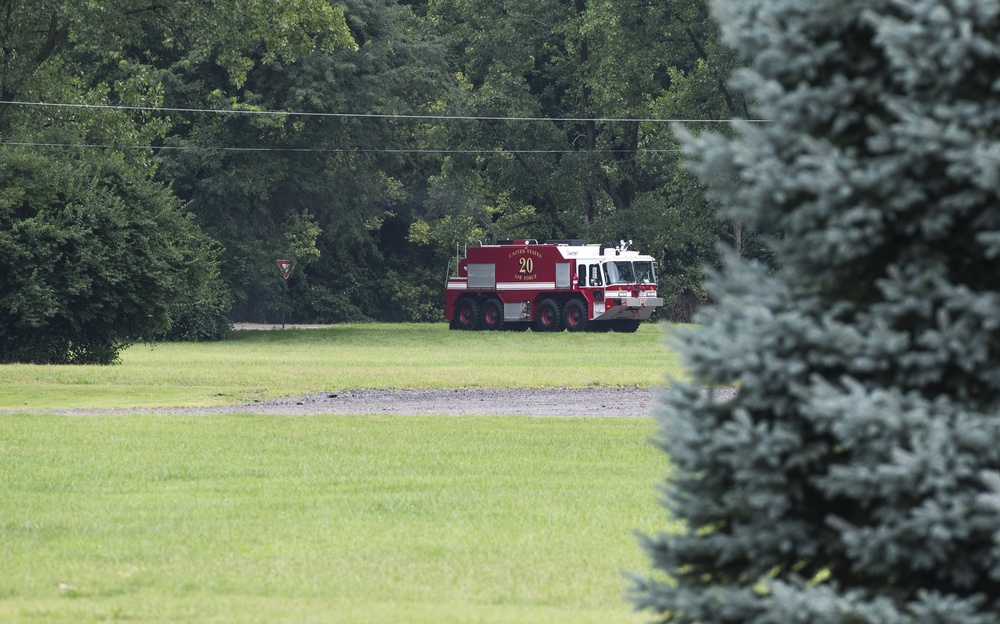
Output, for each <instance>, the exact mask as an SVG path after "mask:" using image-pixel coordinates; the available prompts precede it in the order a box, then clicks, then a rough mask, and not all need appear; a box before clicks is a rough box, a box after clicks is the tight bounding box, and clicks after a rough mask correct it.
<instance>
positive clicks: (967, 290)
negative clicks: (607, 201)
mask: <svg viewBox="0 0 1000 624" xmlns="http://www.w3.org/2000/svg"><path fill="white" fill-rule="evenodd" d="M714 10H715V14H716V17H717V18H718V19H719V20H720V22H721V23H722V26H723V28H724V31H725V33H726V36H727V38H728V41H729V43H730V44H731V45H733V46H735V47H736V48H737V50H739V51H740V52H741V53H742V54H744V55H745V56H746V57H747V58H748V59H749V60H750V61H751V63H752V65H751V68H750V69H748V70H746V71H745V72H743V73H742V74H741V75H740V76H739V78H738V80H737V84H738V86H739V87H740V88H741V89H743V90H744V92H745V93H746V94H747V95H748V97H749V99H750V100H752V101H756V102H757V106H756V113H757V115H758V116H759V117H760V118H761V119H764V120H767V123H760V124H743V125H739V126H738V128H737V132H736V134H737V135H738V136H737V138H735V139H727V138H724V137H721V136H718V135H701V136H698V137H693V136H690V135H686V138H685V144H686V149H687V151H688V153H689V157H690V161H691V163H692V164H691V167H692V168H693V169H694V170H695V171H696V172H697V173H698V175H699V176H700V177H701V179H702V180H703V181H704V182H705V183H706V184H709V185H711V186H712V188H713V191H712V192H713V193H714V195H715V198H716V199H717V200H718V201H719V203H720V204H722V205H725V206H728V207H729V208H728V210H729V211H730V213H731V214H730V216H731V217H732V218H734V219H737V220H741V221H744V222H748V223H751V224H755V225H756V226H758V227H760V228H761V229H762V230H763V231H772V232H782V233H783V239H782V241H781V242H780V243H779V244H778V249H777V252H778V257H779V260H780V262H781V265H782V267H783V269H782V271H780V272H779V273H777V274H775V275H767V274H766V272H765V270H764V269H763V268H761V267H758V266H752V265H746V264H741V263H739V262H738V261H735V260H733V261H730V262H729V263H728V264H727V266H726V268H725V270H724V271H723V272H722V273H721V274H720V275H718V276H715V277H714V278H713V281H712V292H713V294H714V296H715V298H716V299H717V301H718V305H717V306H715V307H713V308H712V309H710V310H708V311H706V312H705V313H704V314H703V316H702V318H701V321H702V324H701V326H700V328H699V329H697V330H694V331H693V332H692V333H691V334H690V335H688V337H687V339H686V341H685V346H684V350H685V353H686V357H687V362H688V365H689V369H690V372H691V373H692V377H693V379H692V381H691V382H690V383H688V384H686V385H679V386H677V387H675V388H674V389H672V390H671V391H670V392H669V393H667V394H666V395H665V398H664V407H663V409H662V410H661V416H660V418H661V434H660V439H661V444H662V446H663V448H664V450H665V452H666V453H667V454H668V455H669V457H670V460H671V462H672V464H673V472H672V474H671V476H670V477H669V478H668V480H667V482H666V484H665V486H664V497H663V504H664V506H665V507H666V508H667V509H668V510H669V513H670V514H671V515H672V516H673V517H674V518H676V519H677V520H679V521H681V522H682V523H683V524H684V525H685V527H686V530H684V531H683V532H681V533H678V534H663V535H660V536H655V537H648V538H645V539H644V543H645V546H646V547H647V549H648V552H649V556H650V559H651V562H652V567H653V572H652V573H650V574H649V575H648V576H645V577H642V578H640V579H638V580H637V581H636V587H635V593H634V595H633V599H634V602H635V604H636V605H637V607H639V608H641V609H648V610H650V611H652V612H653V613H655V614H656V616H657V618H658V619H659V620H661V621H663V622H673V623H691V624H694V623H698V624H716V623H734V624H735V623H740V624H745V623H752V624H794V623H802V624H806V623H809V624H833V623H837V624H890V623H892V624H932V623H933V624H944V623H954V624H987V623H991V624H993V623H996V622H1000V2H998V1H997V0H809V1H803V0H718V1H717V2H716V3H715V6H714ZM730 384H737V385H738V387H739V391H738V393H737V394H736V396H735V398H732V399H730V400H727V401H719V400H717V398H716V397H715V396H713V393H712V392H709V393H708V394H707V395H706V394H703V392H702V391H701V388H703V387H719V386H723V385H730Z"/></svg>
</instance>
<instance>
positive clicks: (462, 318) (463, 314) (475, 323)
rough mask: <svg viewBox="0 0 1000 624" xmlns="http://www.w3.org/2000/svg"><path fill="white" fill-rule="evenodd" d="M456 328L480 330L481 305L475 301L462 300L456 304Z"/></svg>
mask: <svg viewBox="0 0 1000 624" xmlns="http://www.w3.org/2000/svg"><path fill="white" fill-rule="evenodd" d="M455 327H456V328H458V329H466V330H468V329H479V303H478V302H477V301H476V300H475V299H462V300H461V301H459V302H458V304H456V306H455Z"/></svg>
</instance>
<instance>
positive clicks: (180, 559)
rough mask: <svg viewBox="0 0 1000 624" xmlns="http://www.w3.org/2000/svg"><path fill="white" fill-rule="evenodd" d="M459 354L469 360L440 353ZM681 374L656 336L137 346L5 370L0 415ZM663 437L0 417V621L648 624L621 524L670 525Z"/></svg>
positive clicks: (506, 423)
mask: <svg viewBox="0 0 1000 624" xmlns="http://www.w3.org/2000/svg"><path fill="white" fill-rule="evenodd" d="M557 338H561V339H562V340H563V342H561V343H560V342H559V341H558V340H556V339H557ZM456 345H458V346H464V347H468V349H467V350H468V351H475V352H476V353H477V354H478V356H473V355H472V354H467V353H463V354H461V355H454V354H452V357H451V359H449V357H448V354H449V353H451V352H452V351H454V350H455V346H456ZM517 354H522V355H525V357H523V358H520V359H518V360H517V361H516V362H515V363H513V364H512V363H510V362H508V361H507V358H508V357H511V356H514V355H517ZM331 360H334V361H331ZM602 362H603V363H604V364H602ZM673 362H674V360H673V356H672V355H671V354H670V353H668V352H667V350H666V348H665V347H664V346H663V344H662V336H661V333H660V332H659V331H657V328H656V327H655V326H648V327H647V326H644V327H643V328H642V330H641V331H640V332H639V333H637V334H634V335H621V334H593V335H585V336H580V337H578V336H575V335H569V334H562V335H557V336H550V335H544V334H542V335H539V334H482V333H460V332H447V331H446V330H443V329H442V328H440V327H437V326H419V325H412V326H367V325H366V326H348V327H344V328H334V329H330V330H321V331H314V330H302V331H283V332H259V333H257V332H240V334H239V335H238V336H237V337H236V339H234V340H232V341H227V342H225V343H220V344H215V345H203V344H184V345H174V344H168V345H159V346H156V347H154V348H152V349H150V348H149V347H148V346H137V347H133V348H132V349H130V350H129V351H127V352H126V353H125V354H124V356H123V361H122V363H121V364H120V365H117V366H113V367H25V366H2V367H0V397H3V398H2V399H0V407H3V408H11V407H17V406H16V405H11V401H12V400H13V401H17V402H18V403H20V402H22V401H23V402H26V403H28V404H30V405H31V406H32V407H33V408H34V407H36V406H40V407H77V406H80V407H83V406H88V407H109V406H122V405H170V404H176V405H181V404H200V403H203V402H206V401H205V400H206V399H207V398H215V399H216V400H217V401H230V402H231V401H234V400H239V399H240V398H242V397H252V396H273V395H276V394H295V393H301V392H308V391H313V390H324V389H330V388H331V387H338V388H351V387H456V386H460V385H472V386H487V387H488V386H492V387H503V386H507V387H511V386H513V387H519V386H554V385H570V386H572V385H579V386H585V385H592V384H607V385H632V384H638V385H654V384H657V383H659V381H660V380H662V379H663V374H664V371H666V370H668V369H670V367H671V366H674V364H673ZM647 368H656V370H646V369H647ZM314 369H319V370H314ZM448 371H463V375H462V376H461V377H459V378H458V379H457V380H455V379H453V380H451V382H448V381H447V380H442V379H441V378H440V375H441V374H444V373H447V372H448ZM505 375H507V376H508V377H509V378H508V379H507V380H506V383H504V378H505V377H504V376H505ZM570 377H572V378H574V379H578V380H579V383H570V382H569V381H568V378H570ZM80 389H87V390H88V391H87V392H85V393H83V394H82V396H83V399H81V401H80V402H78V403H74V402H73V399H72V397H73V394H74V392H76V391H79V390H80ZM121 389H125V392H124V393H119V390H121ZM122 394H123V395H124V396H122ZM215 394H222V395H225V396H222V397H214V395H215ZM36 396H38V397H40V398H38V399H35V398H34V397H36ZM654 432H655V424H654V422H653V421H652V419H619V418H526V417H471V416H470V417H464V416H459V417H455V416H417V417H413V416H298V417H295V416H293V417H289V416H267V415H238V414H237V415H215V416H164V415H149V414H133V415H127V416H121V415H118V416H113V415H107V416H86V417H80V416H64V415H56V414H12V413H7V414H0V458H2V461H0V622H17V623H20V622H57V623H61V622H67V623H68V622H105V621H118V620H120V621H133V622H262V623H263V622H348V623H351V622H359V623H360V622H366V623H368V622H375V623H378V622H390V621H391V622H415V623H423V622H426V623H432V622H433V623H438V622H456V623H465V622H483V623H488V622H497V623H500V622H504V623H506V622H532V623H534V622H553V623H562V622H566V623H569V622H573V623H580V622H584V623H586V622H594V623H598V622H600V623H615V622H621V623H637V622H641V621H644V619H645V618H644V617H643V616H641V615H637V614H634V613H632V611H631V608H630V605H629V604H628V603H627V602H625V601H624V600H623V598H622V594H623V592H624V591H625V590H626V589H627V587H628V583H627V581H626V579H625V578H624V576H623V575H622V571H623V570H633V571H643V570H645V569H646V568H647V567H648V562H647V560H646V558H645V555H644V554H643V553H642V551H641V549H640V548H639V546H638V543H637V539H636V537H635V535H634V531H635V530H640V531H644V532H656V531H660V530H663V529H666V528H668V521H667V519H666V517H665V513H664V511H663V509H662V508H661V507H659V506H658V505H657V497H658V494H657V491H656V484H657V483H658V482H659V481H661V480H662V478H663V477H664V476H665V475H666V473H667V471H668V466H667V461H666V458H665V457H664V456H663V455H662V453H660V452H659V451H657V450H656V449H655V448H653V446H652V445H651V444H650V443H649V437H650V436H651V435H653V434H654Z"/></svg>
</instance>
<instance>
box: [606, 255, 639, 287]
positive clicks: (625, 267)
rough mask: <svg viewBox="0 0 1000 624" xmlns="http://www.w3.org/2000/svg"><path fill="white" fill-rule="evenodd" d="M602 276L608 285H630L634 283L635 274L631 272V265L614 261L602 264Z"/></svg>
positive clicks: (621, 261)
mask: <svg viewBox="0 0 1000 624" xmlns="http://www.w3.org/2000/svg"><path fill="white" fill-rule="evenodd" d="M604 276H605V277H606V278H608V279H607V282H608V285H609V286H610V285H611V284H632V283H634V282H635V274H634V273H633V272H632V263H631V262H628V261H626V260H616V261H614V262H606V263H604Z"/></svg>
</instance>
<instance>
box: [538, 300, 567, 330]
mask: <svg viewBox="0 0 1000 624" xmlns="http://www.w3.org/2000/svg"><path fill="white" fill-rule="evenodd" d="M534 328H535V331H546V332H554V331H560V330H561V329H562V315H561V314H560V310H559V302H558V301H556V300H555V299H543V300H542V302H541V303H539V304H538V311H537V313H536V314H535V326H534Z"/></svg>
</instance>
